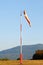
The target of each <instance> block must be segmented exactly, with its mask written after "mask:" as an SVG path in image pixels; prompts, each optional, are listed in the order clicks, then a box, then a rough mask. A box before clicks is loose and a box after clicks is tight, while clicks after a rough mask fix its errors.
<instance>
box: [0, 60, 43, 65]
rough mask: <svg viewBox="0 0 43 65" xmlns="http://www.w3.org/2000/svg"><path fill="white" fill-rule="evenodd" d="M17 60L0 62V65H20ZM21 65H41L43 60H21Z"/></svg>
mask: <svg viewBox="0 0 43 65" xmlns="http://www.w3.org/2000/svg"><path fill="white" fill-rule="evenodd" d="M19 62H20V61H18V60H8V61H0V65H21V64H20V63H19ZM22 65H43V60H23V64H22Z"/></svg>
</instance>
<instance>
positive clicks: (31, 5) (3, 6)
mask: <svg viewBox="0 0 43 65" xmlns="http://www.w3.org/2000/svg"><path fill="white" fill-rule="evenodd" d="M24 10H26V12H27V14H28V17H29V18H30V20H31V23H32V26H31V28H30V27H29V25H28V23H27V22H26V20H25V18H24V15H23V11H24ZM20 12H22V44H23V45H32V44H37V43H42V44H43V0H0V51H1V50H5V49H8V48H12V47H15V46H18V45H20V40H19V38H20Z"/></svg>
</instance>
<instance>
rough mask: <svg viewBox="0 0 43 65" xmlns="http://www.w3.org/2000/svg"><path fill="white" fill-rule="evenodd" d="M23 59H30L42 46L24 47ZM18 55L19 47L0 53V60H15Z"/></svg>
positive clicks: (42, 48)
mask: <svg viewBox="0 0 43 65" xmlns="http://www.w3.org/2000/svg"><path fill="white" fill-rule="evenodd" d="M22 48H23V59H31V58H32V56H33V54H34V53H35V51H36V50H43V44H36V45H24V46H22ZM19 54H20V46H17V47H14V48H11V49H7V50H3V51H0V58H8V59H11V60H13V59H17V58H18V57H19Z"/></svg>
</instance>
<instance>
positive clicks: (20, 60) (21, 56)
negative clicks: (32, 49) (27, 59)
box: [20, 54, 23, 64]
mask: <svg viewBox="0 0 43 65" xmlns="http://www.w3.org/2000/svg"><path fill="white" fill-rule="evenodd" d="M22 63H23V62H22V54H20V64H22Z"/></svg>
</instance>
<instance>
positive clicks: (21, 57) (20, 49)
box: [20, 14, 22, 64]
mask: <svg viewBox="0 0 43 65" xmlns="http://www.w3.org/2000/svg"><path fill="white" fill-rule="evenodd" d="M21 18H22V14H20V64H22V22H21Z"/></svg>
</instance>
